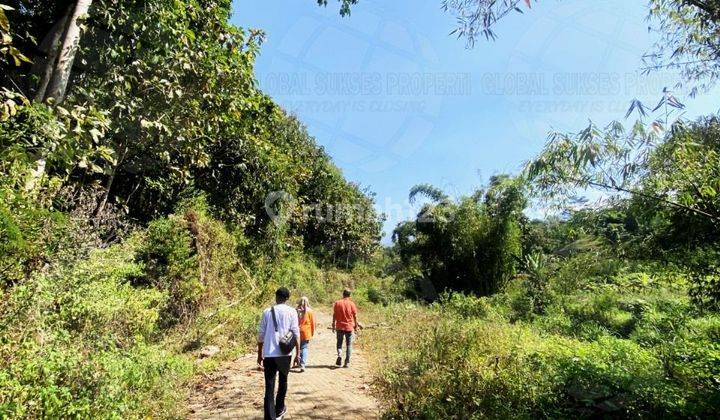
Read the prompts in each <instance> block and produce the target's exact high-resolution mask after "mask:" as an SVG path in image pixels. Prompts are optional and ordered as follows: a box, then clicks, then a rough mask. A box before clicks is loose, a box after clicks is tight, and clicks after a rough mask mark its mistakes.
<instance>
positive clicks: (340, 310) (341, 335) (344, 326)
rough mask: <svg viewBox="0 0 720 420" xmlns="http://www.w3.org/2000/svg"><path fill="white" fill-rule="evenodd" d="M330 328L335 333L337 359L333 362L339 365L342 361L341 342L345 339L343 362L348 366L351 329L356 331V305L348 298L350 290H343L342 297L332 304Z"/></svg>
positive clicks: (350, 351)
mask: <svg viewBox="0 0 720 420" xmlns="http://www.w3.org/2000/svg"><path fill="white" fill-rule="evenodd" d="M332 329H333V331H335V332H336V333H337V359H336V360H335V364H336V365H338V366H340V362H341V361H342V357H341V356H342V343H343V339H344V340H345V347H346V349H345V364H344V365H343V367H346V368H347V367H350V354H351V353H352V336H353V331H357V329H358V322H357V306H355V302H353V301H352V300H350V291H349V290H348V289H345V290H343V298H342V299H340V300H338V301H337V302H335V304H334V305H333V321H332Z"/></svg>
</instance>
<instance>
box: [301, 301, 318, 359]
mask: <svg viewBox="0 0 720 420" xmlns="http://www.w3.org/2000/svg"><path fill="white" fill-rule="evenodd" d="M297 313H298V319H299V320H300V372H305V366H307V363H308V353H309V347H310V340H311V339H312V338H313V336H314V335H315V314H313V311H312V309H311V308H310V299H308V298H307V297H305V296H303V297H301V298H300V301H299V302H298V306H297Z"/></svg>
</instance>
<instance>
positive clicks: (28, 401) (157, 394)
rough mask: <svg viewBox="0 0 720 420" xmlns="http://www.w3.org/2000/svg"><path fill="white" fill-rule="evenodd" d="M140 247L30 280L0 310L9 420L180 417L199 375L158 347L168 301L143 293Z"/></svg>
mask: <svg viewBox="0 0 720 420" xmlns="http://www.w3.org/2000/svg"><path fill="white" fill-rule="evenodd" d="M137 247H138V244H137V242H136V241H133V240H131V241H129V242H127V243H125V244H123V245H121V246H114V247H110V248H108V249H106V250H97V251H95V252H93V253H92V254H91V255H90V257H89V258H88V259H87V260H86V261H79V262H77V263H75V264H74V265H71V266H67V267H62V268H60V269H59V270H57V271H55V272H54V273H51V274H49V275H40V276H39V277H33V278H30V279H28V280H26V281H23V282H21V283H19V284H17V285H16V286H14V287H13V288H12V289H10V290H8V291H7V292H6V293H5V295H4V299H3V303H2V305H1V306H0V337H1V338H0V341H1V342H2V343H3V345H2V346H0V353H2V362H0V363H1V364H2V369H0V371H2V372H3V373H2V374H0V383H1V385H2V386H0V413H2V415H3V416H7V417H108V416H118V417H133V416H137V415H138V413H155V415H158V416H172V415H173V413H177V411H175V410H176V408H175V407H174V406H175V404H176V403H177V401H178V398H181V394H179V393H178V389H179V386H180V385H181V384H182V383H183V382H184V381H187V380H188V378H189V375H190V374H191V372H192V366H191V365H190V364H188V363H187V361H186V360H184V359H182V358H179V357H177V356H176V355H173V354H171V353H169V352H168V351H167V350H166V349H164V348H163V346H162V345H160V344H158V343H156V342H155V339H156V336H157V335H158V333H159V330H158V320H159V319H160V316H161V314H160V310H161V308H162V307H163V306H164V303H165V302H166V300H167V298H168V296H167V294H165V293H163V292H161V291H159V290H157V289H148V288H136V287H133V286H132V285H131V281H132V279H133V278H135V277H137V276H138V275H140V274H141V273H142V268H143V267H142V265H139V264H137V263H136V262H135V249H137Z"/></svg>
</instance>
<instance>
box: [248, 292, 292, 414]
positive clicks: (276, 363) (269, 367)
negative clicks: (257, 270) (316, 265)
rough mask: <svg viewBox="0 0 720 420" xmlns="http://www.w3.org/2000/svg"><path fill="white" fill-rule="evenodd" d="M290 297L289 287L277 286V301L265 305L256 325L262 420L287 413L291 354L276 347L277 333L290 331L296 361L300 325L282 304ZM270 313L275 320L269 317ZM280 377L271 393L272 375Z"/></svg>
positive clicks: (283, 333)
mask: <svg viewBox="0 0 720 420" xmlns="http://www.w3.org/2000/svg"><path fill="white" fill-rule="evenodd" d="M288 299H290V291H289V290H288V289H287V288H286V287H281V288H279V289H277V291H276V292H275V301H276V302H277V305H275V306H273V307H271V308H267V309H265V311H264V312H263V315H262V318H261V319H260V326H259V328H258V356H257V362H258V365H259V366H261V368H263V369H264V370H265V404H264V411H265V420H278V419H282V417H283V416H284V415H285V413H287V408H286V407H285V395H286V394H287V379H288V373H290V357H291V354H290V353H288V354H286V353H284V352H283V351H282V350H281V349H280V337H283V336H284V335H285V334H287V332H288V331H292V332H293V334H294V335H295V337H294V338H295V349H296V352H295V363H298V352H297V349H299V348H300V329H299V327H298V315H297V311H296V310H295V308H292V307H290V306H288V305H286V304H285V302H287V300H288ZM273 315H274V318H275V320H273ZM278 374H279V377H280V380H279V384H278V392H277V396H275V378H276V377H278Z"/></svg>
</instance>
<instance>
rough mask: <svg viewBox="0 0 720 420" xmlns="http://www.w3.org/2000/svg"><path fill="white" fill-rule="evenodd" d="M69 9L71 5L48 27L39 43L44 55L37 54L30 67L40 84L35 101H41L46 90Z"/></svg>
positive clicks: (58, 50)
mask: <svg viewBox="0 0 720 420" xmlns="http://www.w3.org/2000/svg"><path fill="white" fill-rule="evenodd" d="M71 9H72V8H71V7H68V10H67V11H66V12H65V14H64V15H63V17H62V18H60V20H58V21H57V22H55V24H54V25H53V27H52V29H50V32H49V33H48V34H47V35H46V36H45V39H43V41H42V42H41V43H40V51H42V52H43V53H45V57H44V58H41V57H40V56H39V55H38V57H37V58H36V59H35V64H34V65H33V69H32V73H33V74H34V75H36V76H38V77H39V79H40V84H39V85H38V88H37V91H36V92H35V101H36V102H42V101H44V100H45V93H46V92H47V87H48V85H49V84H50V79H51V78H52V75H53V69H54V68H55V63H56V62H57V57H58V53H59V52H60V39H61V37H62V36H63V34H64V33H65V27H66V26H67V25H66V24H67V20H68V16H69V15H70V10H71Z"/></svg>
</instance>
